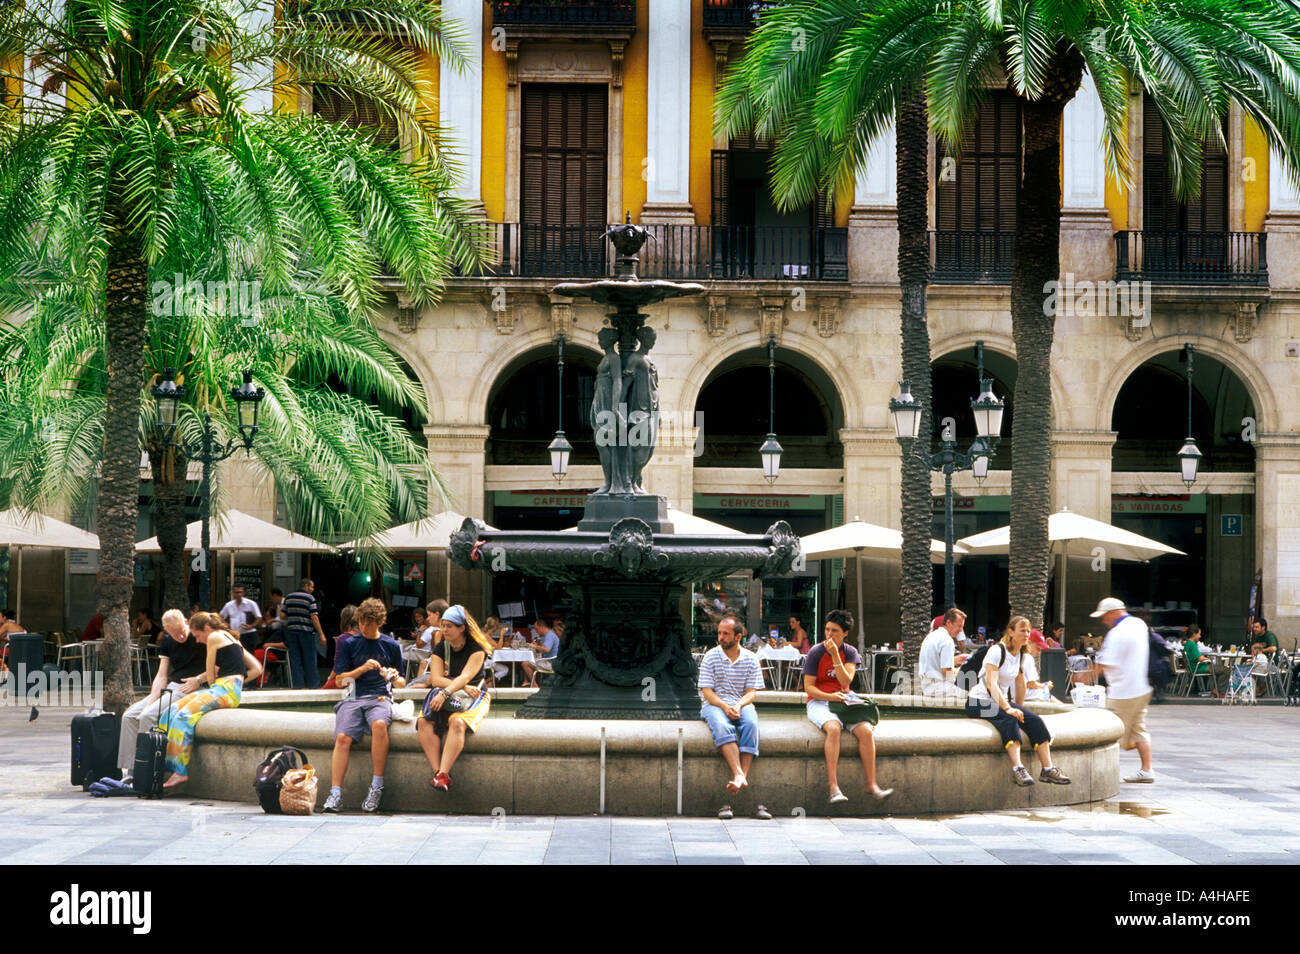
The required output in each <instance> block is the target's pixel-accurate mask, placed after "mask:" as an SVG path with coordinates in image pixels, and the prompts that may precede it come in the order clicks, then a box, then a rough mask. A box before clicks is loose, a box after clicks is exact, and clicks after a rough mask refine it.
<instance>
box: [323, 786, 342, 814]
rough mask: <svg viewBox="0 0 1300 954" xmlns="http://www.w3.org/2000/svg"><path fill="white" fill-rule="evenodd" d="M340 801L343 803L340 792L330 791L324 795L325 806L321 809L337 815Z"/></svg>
mask: <svg viewBox="0 0 1300 954" xmlns="http://www.w3.org/2000/svg"><path fill="white" fill-rule="evenodd" d="M342 803H343V793H342V792H339V793H337V794H335V793H334V792H330V793H329V795H327V796H326V797H325V807H324V808H322V809H321V811H322V812H329V813H331V814H334V815H337V814H338V812H339V805H341V804H342Z"/></svg>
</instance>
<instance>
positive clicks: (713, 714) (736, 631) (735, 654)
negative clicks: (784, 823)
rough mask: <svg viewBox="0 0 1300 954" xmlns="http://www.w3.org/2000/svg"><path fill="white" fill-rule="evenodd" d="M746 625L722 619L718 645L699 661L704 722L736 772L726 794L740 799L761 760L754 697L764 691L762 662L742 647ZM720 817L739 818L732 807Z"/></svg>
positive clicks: (761, 810) (762, 811)
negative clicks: (758, 692)
mask: <svg viewBox="0 0 1300 954" xmlns="http://www.w3.org/2000/svg"><path fill="white" fill-rule="evenodd" d="M744 635H745V624H744V623H742V622H741V621H740V620H739V619H738V618H737V617H735V616H732V615H731V614H730V613H728V614H727V615H726V616H723V617H722V619H720V620H718V645H717V646H715V647H713V648H712V649H710V650H709V651H708V652H707V653H705V654H704V658H703V659H701V660H700V682H699V687H700V700H701V703H702V706H701V708H700V718H702V719H703V720H704V721H705V723H706V724H707V725H708V727H709V731H710V732H712V733H713V744H714V745H716V746H717V747H718V751H720V752H721V753H722V759H723V761H724V762H726V763H727V769H728V770H729V771H730V772H731V780H730V781H728V782H727V791H728V792H730V793H731V794H733V795H734V794H736V793H738V792H740V791H743V790H744V789H745V788H747V787H748V786H749V780H748V779H747V778H746V776H747V775H748V774H749V767H750V765H752V764H753V762H754V759H755V757H757V755H758V713H757V712H756V711H755V710H754V693H755V691H756V690H758V689H762V688H763V670H762V667H761V666H760V665H759V662H758V657H757V656H755V655H754V654H753V653H751V652H750V651H749V650H748V649H744V648H742V647H741V645H740V640H741V637H743V636H744ZM756 814H757V816H758V817H759V818H761V819H764V820H767V819H770V818H771V817H772V813H771V812H769V811H768V810H767V808H766V807H765V806H763V805H759V806H758V808H757V810H756ZM718 817H719V818H721V819H722V820H723V821H727V820H729V819H731V818H733V817H734V814H733V812H732V810H731V806H730V805H723V806H722V808H721V809H720V810H719V811H718Z"/></svg>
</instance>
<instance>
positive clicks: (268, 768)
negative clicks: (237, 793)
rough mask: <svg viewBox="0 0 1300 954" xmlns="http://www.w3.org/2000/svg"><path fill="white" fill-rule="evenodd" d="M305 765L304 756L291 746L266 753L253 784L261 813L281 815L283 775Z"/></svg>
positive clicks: (305, 759)
mask: <svg viewBox="0 0 1300 954" xmlns="http://www.w3.org/2000/svg"><path fill="white" fill-rule="evenodd" d="M295 755H296V756H297V758H296V759H295ZM306 764H307V756H306V754H305V753H304V752H303V751H302V749H295V748H293V747H292V746H288V745H286V746H282V747H281V748H278V749H272V750H271V751H270V752H269V753H267V756H266V758H264V759H263V760H262V764H261V765H259V766H258V767H257V779H256V780H255V781H254V782H253V789H254V790H255V791H256V792H257V801H258V803H259V804H261V806H262V811H264V812H266V813H267V814H268V815H280V814H283V813H282V812H281V811H280V786H281V785H283V783H284V776H285V773H286V772H289V771H292V770H293V769H296V768H301V767H302V766H304V765H306Z"/></svg>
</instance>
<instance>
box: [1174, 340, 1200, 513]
mask: <svg viewBox="0 0 1300 954" xmlns="http://www.w3.org/2000/svg"><path fill="white" fill-rule="evenodd" d="M1193 353H1194V349H1193V348H1192V346H1191V345H1190V344H1185V345H1183V356H1184V357H1185V358H1186V359H1187V443H1185V444H1183V446H1182V447H1180V448H1179V449H1178V464H1179V470H1180V471H1181V473H1182V478H1183V485H1184V486H1185V487H1187V489H1188V490H1191V489H1192V484H1194V483H1196V471H1197V469H1198V468H1199V467H1200V466H1201V456H1202V455H1201V449H1200V448H1199V447H1197V446H1196V438H1194V437H1192V359H1193Z"/></svg>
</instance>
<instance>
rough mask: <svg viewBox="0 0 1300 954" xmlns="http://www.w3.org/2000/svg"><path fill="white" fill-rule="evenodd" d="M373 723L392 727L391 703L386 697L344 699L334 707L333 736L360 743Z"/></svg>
mask: <svg viewBox="0 0 1300 954" xmlns="http://www.w3.org/2000/svg"><path fill="white" fill-rule="evenodd" d="M375 722H382V723H383V724H384V725H392V722H393V703H392V700H390V699H389V698H388V697H387V696H380V697H375V696H366V697H365V698H362V699H344V700H342V701H341V702H339V703H338V704H337V705H336V706H335V707H334V734H335V735H346V736H347V737H348V738H350V739H351V740H352V741H353V742H360V741H361V737H362V736H363V735H365V734H366V733H367V732H369V731H370V726H371V725H372V724H373V723H375Z"/></svg>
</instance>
